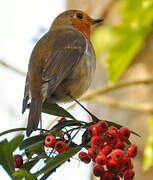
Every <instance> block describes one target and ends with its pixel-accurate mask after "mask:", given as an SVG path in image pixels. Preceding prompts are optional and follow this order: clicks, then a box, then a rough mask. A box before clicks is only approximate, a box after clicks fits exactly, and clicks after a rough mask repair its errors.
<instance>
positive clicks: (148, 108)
mask: <svg viewBox="0 0 153 180" xmlns="http://www.w3.org/2000/svg"><path fill="white" fill-rule="evenodd" d="M91 101H94V102H96V103H98V104H100V105H105V106H110V107H113V108H119V109H124V110H128V111H138V112H144V113H153V104H152V103H134V102H128V103H127V102H123V101H117V100H115V99H113V98H112V97H108V96H103V97H94V98H92V99H91Z"/></svg>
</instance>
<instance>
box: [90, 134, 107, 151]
mask: <svg viewBox="0 0 153 180" xmlns="http://www.w3.org/2000/svg"><path fill="white" fill-rule="evenodd" d="M103 144H104V140H103V138H102V137H101V136H93V137H92V138H91V147H93V148H95V149H101V148H102V146H103Z"/></svg>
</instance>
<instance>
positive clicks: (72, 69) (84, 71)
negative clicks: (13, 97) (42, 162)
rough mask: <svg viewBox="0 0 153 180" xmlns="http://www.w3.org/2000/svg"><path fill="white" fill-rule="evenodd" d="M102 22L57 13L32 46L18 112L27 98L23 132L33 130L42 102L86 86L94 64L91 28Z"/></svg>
mask: <svg viewBox="0 0 153 180" xmlns="http://www.w3.org/2000/svg"><path fill="white" fill-rule="evenodd" d="M100 22H102V19H92V18H91V17H89V16H88V15H87V14H86V13H85V12H83V11H80V10H68V11H65V12H63V13H61V14H60V15H59V16H58V17H57V18H56V19H55V20H54V22H53V24H52V26H51V28H50V29H49V31H48V32H47V33H46V34H45V35H44V36H43V37H42V38H41V39H40V40H39V41H38V42H37V44H36V45H35V47H34V49H33V51H32V54H31V57H30V62H29V66H28V72H27V77H26V85H25V92H24V99H23V109H22V112H23V113H24V111H25V110H26V108H27V104H28V100H29V98H30V99H31V103H30V112H29V117H28V126H27V131H26V134H27V136H30V134H31V133H32V131H34V130H36V129H37V127H38V124H39V121H40V119H41V110H42V105H43V103H44V102H45V101H46V102H50V103H55V102H56V103H57V102H67V101H71V100H72V99H71V97H73V98H75V99H76V98H78V97H80V96H81V95H82V94H83V93H84V92H85V91H86V90H87V89H88V87H89V85H90V83H91V80H92V77H93V75H94V71H95V67H96V58H95V53H94V49H93V47H92V44H91V42H90V33H91V27H92V25H94V24H97V23H100Z"/></svg>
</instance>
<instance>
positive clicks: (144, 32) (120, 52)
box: [92, 0, 153, 83]
mask: <svg viewBox="0 0 153 180" xmlns="http://www.w3.org/2000/svg"><path fill="white" fill-rule="evenodd" d="M134 4H135V5H134ZM120 7H121V12H122V17H123V21H122V24H119V25H116V26H111V27H102V26H101V27H98V28H97V29H96V30H95V31H94V33H93V36H92V40H93V46H94V47H95V51H96V55H97V57H98V58H99V57H100V55H101V54H102V53H104V54H105V56H106V60H105V65H106V68H107V70H108V78H109V82H110V83H114V82H115V81H116V80H117V79H118V78H119V77H120V76H121V75H122V74H123V73H124V72H125V70H126V69H127V68H128V66H129V64H130V63H131V61H132V60H133V59H134V57H135V56H136V54H137V53H138V52H139V50H140V49H141V47H142V45H143V43H144V41H145V39H146V37H147V36H148V34H149V33H150V32H151V30H152V21H153V1H146V0H135V1H133V0H124V1H120ZM142 19H143V20H142Z"/></svg>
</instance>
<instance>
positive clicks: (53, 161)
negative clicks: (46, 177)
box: [35, 147, 82, 176]
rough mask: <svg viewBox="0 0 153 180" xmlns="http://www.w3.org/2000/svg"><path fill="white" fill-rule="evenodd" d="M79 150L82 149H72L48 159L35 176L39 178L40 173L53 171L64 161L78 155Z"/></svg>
mask: <svg viewBox="0 0 153 180" xmlns="http://www.w3.org/2000/svg"><path fill="white" fill-rule="evenodd" d="M81 149H82V147H76V148H72V149H70V150H68V151H65V152H63V153H60V154H58V155H57V156H56V157H54V158H50V159H48V160H47V164H46V165H45V166H44V167H43V168H42V169H41V170H40V171H38V172H37V173H35V175H36V176H39V175H40V174H42V173H47V172H48V171H50V170H53V169H54V168H56V167H58V166H59V165H61V164H63V163H64V162H65V161H67V160H68V159H70V158H71V157H72V156H74V155H75V154H76V153H78V152H79V151H80V150H81Z"/></svg>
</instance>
